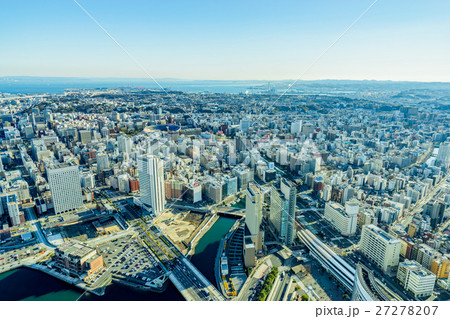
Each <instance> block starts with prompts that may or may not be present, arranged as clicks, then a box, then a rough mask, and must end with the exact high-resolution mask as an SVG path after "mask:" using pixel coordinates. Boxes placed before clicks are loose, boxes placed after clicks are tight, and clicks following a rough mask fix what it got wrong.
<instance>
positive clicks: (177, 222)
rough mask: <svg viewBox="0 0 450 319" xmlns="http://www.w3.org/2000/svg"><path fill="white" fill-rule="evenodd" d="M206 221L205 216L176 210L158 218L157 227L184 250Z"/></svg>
mask: <svg viewBox="0 0 450 319" xmlns="http://www.w3.org/2000/svg"><path fill="white" fill-rule="evenodd" d="M204 219H205V214H202V213H196V212H191V211H188V210H186V211H182V210H178V209H174V210H172V211H167V212H165V213H163V214H162V215H161V217H159V218H158V222H157V223H156V226H157V227H158V228H159V229H161V231H162V232H163V233H164V234H165V235H166V236H167V237H169V238H170V240H171V241H172V242H173V243H175V244H176V245H177V246H178V247H179V248H180V249H184V247H185V244H183V242H184V243H186V244H187V243H188V242H189V240H190V238H191V237H192V234H194V232H195V231H196V230H197V229H198V227H199V226H200V225H201V224H202V222H203V221H204Z"/></svg>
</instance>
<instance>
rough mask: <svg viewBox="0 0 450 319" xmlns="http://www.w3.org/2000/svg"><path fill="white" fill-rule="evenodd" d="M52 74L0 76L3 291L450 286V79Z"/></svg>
mask: <svg viewBox="0 0 450 319" xmlns="http://www.w3.org/2000/svg"><path fill="white" fill-rule="evenodd" d="M23 81H28V82H27V83H26V84H23V83H22V82H23ZM42 81H44V82H45V81H48V83H45V84H42ZM61 81H62V82H64V81H67V80H58V79H45V78H43V79H35V78H27V79H25V80H24V79H23V78H16V79H13V78H11V77H10V78H3V79H2V80H1V81H0V87H1V88H2V89H1V91H2V92H3V93H2V94H0V112H1V116H0V117H1V130H0V139H1V141H2V144H1V151H0V155H1V157H0V159H1V162H0V163H1V165H0V170H1V172H0V177H1V181H0V186H1V194H0V201H1V205H0V208H1V209H0V225H1V226H0V240H1V241H0V258H1V260H0V272H1V273H0V299H2V300H26V299H27V298H30V296H34V298H35V299H34V300H216V301H225V300H239V301H258V300H259V301H292V300H296V301H297V300H298V301H308V300H310V301H313V300H319V301H329V300H332V301H343V300H380V301H392V300H398V301H401V300H405V301H409V300H428V301H431V300H449V299H450V279H449V272H450V228H449V226H450V218H449V217H450V216H449V213H450V210H449V206H450V173H449V167H450V130H449V125H450V114H449V107H450V84H447V83H420V82H410V83H408V82H377V81H307V82H305V81H300V82H298V83H297V84H296V85H295V86H293V87H291V88H290V90H289V93H287V94H283V93H284V92H285V90H286V89H287V88H288V83H289V82H288V81H284V82H277V81H274V82H265V81H259V82H239V81H233V82H232V81H230V82H229V83H225V82H214V81H209V82H208V81H204V82H202V83H199V82H196V81H182V83H181V84H180V83H178V84H177V81H176V80H168V81H167V82H166V83H164V91H163V90H162V89H160V88H156V87H152V86H151V85H149V84H148V83H149V82H148V81H144V80H143V81H142V83H141V84H136V82H135V80H134V81H129V82H128V83H132V84H133V85H130V84H128V85H127V84H126V81H122V82H121V81H120V80H118V82H114V83H111V82H108V81H103V82H102V81H101V80H98V82H96V84H95V85H92V88H87V87H84V85H85V82H83V81H82V80H79V79H78V80H77V79H73V80H72V82H71V83H70V84H71V86H68V84H67V83H66V82H65V84H63V85H62V86H61V83H60V82H61ZM163 82H164V81H162V83H163ZM31 83H34V86H32V84H31ZM77 83H78V84H77ZM80 83H84V84H80ZM21 85H23V86H24V87H28V88H30V87H32V88H33V90H34V92H38V93H31V92H26V93H20V92H18V90H19V89H20V86H21ZM52 85H53V87H52ZM64 85H67V87H66V88H62V87H63V86H64ZM79 85H83V86H81V87H80V86H79ZM108 85H110V86H109V87H108ZM146 85H147V87H146ZM14 86H15V87H14ZM95 87H96V88H95ZM214 87H220V88H219V89H216V90H215V89H214ZM222 90H223V91H222ZM24 91H26V89H24ZM51 91H56V92H54V93H47V92H51ZM7 92H12V93H7ZM43 274H46V275H43ZM28 277H29V278H38V277H39V280H40V282H41V283H48V284H38V283H36V284H32V283H31V282H27V283H22V284H24V285H29V286H28V288H27V292H24V291H22V290H20V291H19V289H17V291H15V290H14V288H11V287H14V285H15V284H18V283H19V282H20V281H21V280H24V278H28ZM55 278H56V279H55ZM2 282H3V284H2ZM22 284H21V285H22ZM45 286H47V287H48V291H47V290H46V289H47V288H46V287H45ZM118 287H119V288H118ZM7 291H8V292H7ZM51 292H52V293H53V294H52V295H49V294H50V293H51ZM36 296H37V297H36Z"/></svg>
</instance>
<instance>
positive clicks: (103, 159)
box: [97, 153, 111, 173]
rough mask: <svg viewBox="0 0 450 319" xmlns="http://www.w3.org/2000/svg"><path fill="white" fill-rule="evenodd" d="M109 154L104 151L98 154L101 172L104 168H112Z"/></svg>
mask: <svg viewBox="0 0 450 319" xmlns="http://www.w3.org/2000/svg"><path fill="white" fill-rule="evenodd" d="M110 167H111V164H110V163H109V157H108V154H106V153H102V154H98V155H97V172H98V173H100V172H101V171H103V170H104V169H107V168H110Z"/></svg>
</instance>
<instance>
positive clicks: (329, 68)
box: [0, 0, 450, 82]
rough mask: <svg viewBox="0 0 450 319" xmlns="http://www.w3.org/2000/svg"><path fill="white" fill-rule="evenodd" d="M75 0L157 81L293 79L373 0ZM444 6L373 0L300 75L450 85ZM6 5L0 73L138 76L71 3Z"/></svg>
mask: <svg viewBox="0 0 450 319" xmlns="http://www.w3.org/2000/svg"><path fill="white" fill-rule="evenodd" d="M79 3H80V5H82V6H83V7H84V8H85V9H86V10H87V11H88V12H89V13H90V14H92V16H93V17H94V18H95V19H96V20H97V21H98V22H99V23H100V24H101V25H102V26H103V27H104V28H105V29H106V30H107V31H108V32H109V33H110V34H111V35H112V36H113V37H114V38H115V39H117V41H118V42H119V43H120V44H121V45H122V46H123V47H124V48H125V49H126V50H127V51H129V52H130V54H131V55H132V56H133V57H134V58H135V59H136V60H137V61H138V62H139V63H140V64H142V66H143V67H144V68H145V70H146V71H147V72H148V73H150V74H151V75H152V76H153V77H155V78H158V79H161V78H177V79H189V80H200V79H202V80H271V81H276V80H289V79H296V78H297V77H298V76H299V75H300V74H301V73H302V72H303V71H304V70H305V69H307V67H308V66H309V65H310V64H311V63H312V62H313V61H314V60H315V59H316V58H317V57H318V56H319V55H320V54H321V52H322V51H323V50H325V49H326V48H327V47H328V46H329V45H330V44H331V43H333V41H335V40H336V38H337V37H338V36H339V35H340V34H341V33H342V32H343V31H344V30H345V29H346V28H347V27H348V26H349V25H351V23H352V22H354V21H355V19H356V18H357V17H358V16H359V15H360V14H361V13H362V12H364V10H366V9H367V7H368V6H369V5H370V4H371V3H373V1H364V2H360V1H359V2H357V1H347V2H346V3H345V5H342V4H341V3H339V4H337V3H333V2H332V1H325V2H321V3H319V4H310V3H305V2H298V3H297V2H290V1H286V2H283V3H282V4H281V5H275V4H273V3H269V2H258V3H256V2H245V3H240V4H239V5H238V4H237V3H236V2H231V3H229V2H227V5H224V4H221V3H208V2H203V1H196V2H190V3H188V4H187V3H182V2H173V3H171V4H161V3H154V2H150V3H144V2H140V1H135V2H132V3H131V4H124V3H120V2H118V1H114V2H108V5H106V3H105V2H95V3H89V2H83V1H80V2H79ZM449 7H450V5H449V4H448V3H443V2H439V3H434V4H433V6H430V5H426V4H424V3H421V2H418V1H414V2H410V1H408V2H406V1H396V2H395V3H393V2H387V1H381V0H380V1H377V2H376V3H375V4H374V5H373V7H371V9H370V10H369V11H368V12H367V13H366V14H365V15H364V16H363V17H362V18H361V20H360V21H358V22H357V23H356V24H355V25H354V26H353V28H351V29H350V30H349V31H348V32H347V33H346V34H345V35H344V36H343V37H342V38H341V39H340V40H339V41H338V42H337V43H336V45H335V46H333V47H332V48H331V49H330V50H329V51H328V52H327V53H326V54H325V55H324V56H323V57H322V58H321V59H320V60H319V61H318V63H316V64H315V65H314V66H313V67H312V68H311V69H310V70H309V71H308V72H306V73H305V74H304V76H303V77H302V79H304V80H319V79H350V80H366V79H367V80H394V81H426V82H428V81H438V82H439V81H440V82H448V81H450V78H449V76H448V74H450V72H449V71H450V69H449V68H450V65H449V64H448V63H446V60H447V58H446V57H447V56H449V54H450V45H449V44H448V43H449V42H448V41H445V39H447V38H448V35H449V34H448V31H447V30H448V29H449V28H448V26H449V24H450V23H449V22H448V21H447V19H446V15H445V12H448V9H449ZM4 9H5V10H3V13H4V17H3V19H2V22H0V30H2V31H0V37H1V38H2V39H3V41H2V42H3V43H4V44H5V43H6V44H7V45H4V50H2V52H1V53H0V58H1V59H0V61H1V62H0V70H1V71H0V76H44V77H47V76H50V77H51V76H56V77H60V76H62V77H82V78H92V77H94V78H143V77H145V73H144V72H143V71H142V70H140V69H139V68H138V67H136V65H135V64H134V63H133V61H132V60H131V59H130V58H129V57H128V56H126V54H124V52H123V51H122V50H121V49H120V48H119V47H118V46H117V45H116V44H115V43H114V42H113V41H111V39H109V38H108V36H107V35H106V34H105V33H104V32H103V31H102V30H101V29H100V28H99V27H98V26H97V25H95V23H94V22H93V21H91V20H90V19H89V17H88V16H87V15H86V14H85V13H84V12H83V11H82V10H81V9H80V8H79V7H77V5H76V3H75V2H72V1H69V2H57V1H48V2H46V3H44V4H39V5H38V4H34V3H33V2H27V5H26V6H23V4H22V5H17V4H14V3H11V4H9V5H8V6H7V7H6V8H4ZM418 12H420V15H419V14H418Z"/></svg>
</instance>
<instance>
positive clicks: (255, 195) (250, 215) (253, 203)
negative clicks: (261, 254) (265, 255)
mask: <svg viewBox="0 0 450 319" xmlns="http://www.w3.org/2000/svg"><path fill="white" fill-rule="evenodd" d="M263 201H264V194H263V192H262V191H261V188H260V187H259V186H258V185H256V184H254V183H250V184H249V185H248V187H247V190H246V199H245V224H246V225H247V228H248V230H249V232H250V236H251V238H252V240H253V242H254V243H255V246H256V250H257V251H258V250H261V249H262V240H261V237H262V236H261V231H260V226H261V221H262V204H263Z"/></svg>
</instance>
